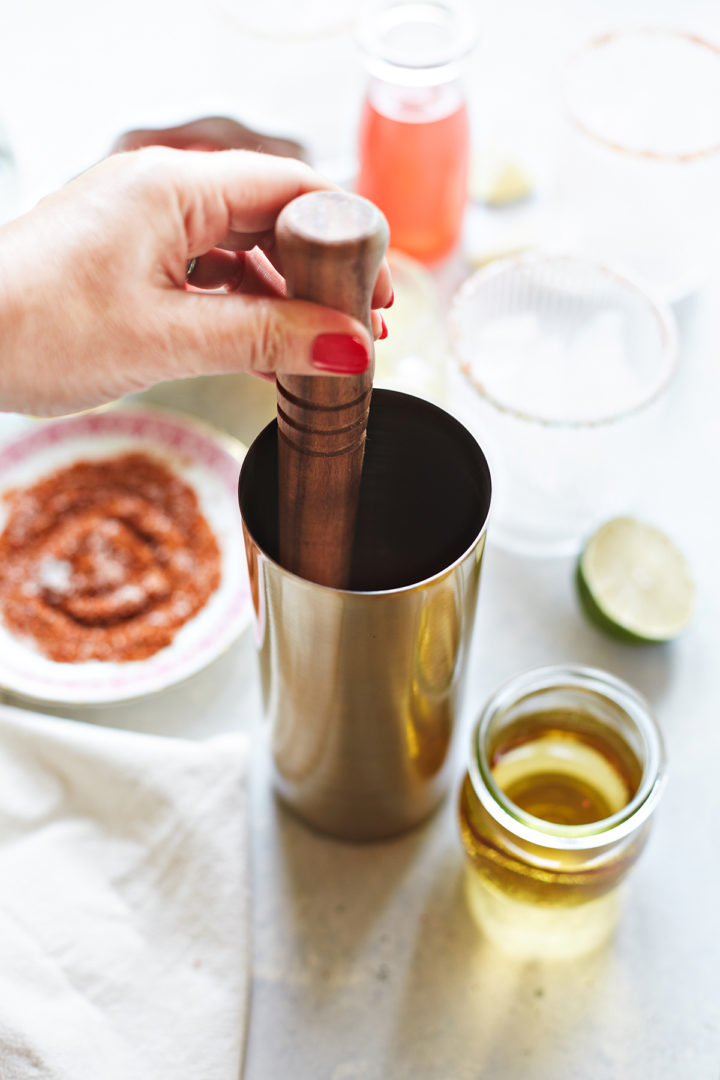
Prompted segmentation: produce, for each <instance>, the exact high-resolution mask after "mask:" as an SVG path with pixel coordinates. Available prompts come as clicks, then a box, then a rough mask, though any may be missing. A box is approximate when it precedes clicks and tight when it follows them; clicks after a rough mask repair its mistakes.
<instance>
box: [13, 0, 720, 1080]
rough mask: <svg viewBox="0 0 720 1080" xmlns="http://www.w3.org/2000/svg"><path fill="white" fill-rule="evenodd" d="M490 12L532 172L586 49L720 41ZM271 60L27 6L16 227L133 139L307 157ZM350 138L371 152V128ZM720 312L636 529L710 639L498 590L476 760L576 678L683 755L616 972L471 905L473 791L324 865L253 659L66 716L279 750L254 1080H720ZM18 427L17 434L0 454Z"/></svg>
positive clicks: (19, 91)
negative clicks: (565, 666)
mask: <svg viewBox="0 0 720 1080" xmlns="http://www.w3.org/2000/svg"><path fill="white" fill-rule="evenodd" d="M238 4H239V5H240V6H242V5H241V3H240V0H238ZM246 6H247V5H246ZM477 8H478V12H479V15H480V21H481V24H482V28H483V38H482V41H481V44H480V47H479V50H478V55H477V60H476V62H475V63H474V66H473V70H472V72H471V76H470V80H469V86H470V93H471V105H472V104H473V103H474V104H475V106H476V108H475V120H474V123H475V125H476V130H480V129H482V125H483V124H490V123H492V124H493V125H495V126H497V127H502V128H503V129H504V130H507V131H509V132H510V133H511V134H512V138H513V139H514V140H515V143H516V145H522V146H524V147H526V148H527V149H528V152H534V151H535V150H537V147H538V146H539V145H540V144H541V143H542V133H543V130H544V128H543V124H544V123H545V120H546V112H544V111H543V110H547V108H548V100H549V98H548V95H547V94H546V93H545V88H546V87H547V85H548V83H549V78H550V75H551V73H552V71H553V68H554V66H555V65H556V63H557V59H558V57H559V56H560V55H561V53H563V52H564V51H566V49H567V48H568V47H569V46H570V45H571V44H572V42H573V41H579V40H582V38H583V37H585V36H587V34H588V33H589V32H591V31H595V30H601V29H607V28H610V27H612V26H614V25H617V24H619V23H628V22H629V23H634V24H638V23H643V22H644V23H647V22H648V21H653V22H663V23H666V24H668V23H669V24H671V25H683V26H685V27H687V28H689V29H694V30H698V31H704V32H706V33H709V34H710V35H711V36H714V38H715V39H716V40H720V9H719V8H718V5H717V3H715V2H713V0H707V2H705V3H702V2H699V0H697V2H696V0H687V2H685V3H680V2H679V0H678V2H674V3H673V2H670V0H664V2H659V0H655V2H653V0H647V2H644V3H643V2H640V0H625V2H623V3H621V2H620V0H609V2H607V3H603V4H600V3H591V2H590V0H575V2H574V0H547V2H546V3H543V4H537V3H535V2H534V0H525V2H523V0H505V2H504V3H503V4H502V5H499V4H496V5H492V6H491V5H480V4H479V3H478V4H477ZM338 40H339V41H340V44H338V43H337V41H335V43H334V44H332V47H329V46H328V43H327V42H326V43H325V44H323V45H322V46H313V48H318V49H320V50H321V51H322V52H323V55H324V56H325V57H326V58H327V57H329V60H328V64H329V67H328V68H327V71H328V72H329V73H330V74H333V77H334V72H335V70H336V68H337V66H338V63H339V61H340V60H343V63H342V64H341V65H340V70H341V71H344V72H345V75H344V76H343V78H344V79H345V81H344V82H343V89H342V93H338V95H337V97H338V99H339V100H341V102H342V106H343V109H344V110H345V113H344V115H345V116H346V117H350V118H352V117H353V116H354V115H355V110H356V107H357V94H358V93H359V87H360V85H361V76H360V74H359V73H358V72H356V71H355V69H354V67H353V66H352V60H351V61H348V59H347V58H348V57H351V58H352V52H351V50H350V51H348V50H349V49H350V47H349V43H348V42H347V41H345V39H338ZM266 49H267V42H265V43H260V44H258V43H257V42H256V43H255V44H253V43H252V42H249V41H247V40H246V41H242V40H241V39H240V38H239V37H234V36H233V35H231V34H230V33H229V32H228V30H227V25H226V24H225V23H223V21H222V17H221V15H220V14H219V12H218V10H217V9H216V8H214V7H211V6H209V5H207V6H206V5H203V4H201V3H198V2H197V0H194V2H191V0H145V2H144V3H140V0H127V2H126V3H125V4H123V5H122V6H121V7H114V8H112V9H111V8H109V7H107V6H105V5H101V4H97V3H95V4H90V3H89V2H85V0H74V2H69V3H66V4H65V5H59V4H52V3H50V2H49V0H24V3H20V0H16V2H12V0H6V3H5V5H4V8H3V11H2V20H1V23H0V90H1V91H2V92H1V93H0V120H1V121H2V122H3V123H4V126H5V128H6V130H7V131H8V133H9V135H10V138H11V140H12V143H13V145H14V148H15V151H16V155H17V160H18V165H19V191H18V199H17V203H16V208H17V209H18V210H21V209H25V208H26V207H28V206H30V205H32V203H33V202H34V201H35V200H36V199H37V198H38V197H40V196H41V195H42V194H43V193H44V192H46V191H48V190H50V189H51V188H53V187H54V186H57V185H59V184H61V183H62V182H63V181H64V180H66V179H67V178H68V177H69V176H71V175H72V174H73V173H75V172H78V171H80V170H81V169H82V168H84V167H85V166H86V165H88V164H90V163H91V162H92V161H93V160H95V159H97V158H98V157H100V156H101V155H102V154H103V153H104V152H105V151H106V150H107V147H108V145H109V143H110V142H111V141H112V138H113V137H114V135H115V134H116V133H117V132H119V131H121V130H124V129H127V128H129V127H134V126H154V125H163V126H164V125H167V124H170V123H173V122H176V121H179V120H182V119H188V118H191V117H194V116H199V115H202V114H207V113H217V112H228V111H230V112H232V113H234V114H235V115H236V116H238V117H239V118H242V119H245V120H247V121H249V122H256V123H264V124H265V126H266V127H270V126H272V127H274V128H275V129H276V130H278V131H286V132H287V133H290V134H292V133H293V131H294V130H295V129H294V128H293V127H291V126H288V125H290V124H291V123H292V122H293V121H295V122H296V123H298V124H300V123H301V121H299V120H298V119H297V117H298V112H297V110H296V111H295V113H294V115H293V108H294V101H295V99H297V96H298V95H297V90H295V93H294V94H293V93H291V90H292V87H293V86H294V87H295V88H297V84H298V79H299V80H300V81H301V82H302V78H303V75H302V72H303V70H306V64H305V62H304V61H303V56H307V50H305V52H304V51H303V49H298V47H297V46H289V45H287V44H281V45H277V50H279V53H281V54H282V68H280V67H278V68H277V69H275V70H273V71H272V72H271V74H272V75H273V76H274V78H270V76H269V74H268V69H267V67H263V64H264V63H265V62H266V60H267V55H269V54H267V52H266V51H265V50H266ZM328 50H329V51H328ZM279 53H278V52H277V51H276V52H275V53H273V54H272V55H279ZM263 58H264V59H263ZM343 58H344V59H343ZM333 65H335V67H333ZM328 77H330V75H328ZM338 77H339V76H338ZM308 79H309V76H308ZM306 90H307V93H308V95H309V103H308V105H307V108H304V110H303V120H302V123H305V124H306V125H307V133H305V132H303V134H305V137H311V138H312V136H313V123H314V124H315V129H316V133H317V115H319V114H318V112H317V110H318V109H321V107H322V102H321V101H320V99H317V100H315V101H314V102H313V100H311V99H312V94H314V93H321V94H324V90H323V89H322V87H319V86H314V85H313V84H312V80H310V81H309V82H308V84H307V86H306ZM318 101H320V104H318ZM313 118H314V119H313ZM488 118H490V119H488ZM273 119H276V123H274V124H273V123H272V120H273ZM331 127H332V125H329V126H328V128H327V129H326V128H323V131H322V133H321V134H318V135H317V139H318V152H319V153H324V154H328V153H331V152H332V151H333V149H338V152H341V151H342V152H345V150H346V149H347V145H345V146H340V142H341V141H342V138H341V136H340V135H338V134H337V130H339V129H335V138H336V142H335V143H334V144H333V146H329V147H328V146H327V145H321V143H322V140H323V138H325V139H327V138H329V134H328V132H329V131H330V130H331ZM339 127H340V128H342V124H340V125H339ZM345 127H346V129H347V130H350V131H351V130H352V128H351V121H350V120H347V119H346V121H345ZM297 130H299V128H298V129H297ZM347 130H346V132H345V135H346V136H347ZM346 142H347V139H346ZM718 251H720V246H719V247H718ZM719 312H720V258H718V259H716V260H715V266H714V269H713V272H712V274H711V277H710V279H709V280H708V282H707V283H706V285H705V286H704V287H703V289H702V290H701V291H699V292H698V294H697V295H695V296H693V297H692V298H690V299H689V300H688V301H686V302H685V303H684V304H683V305H682V306H681V308H680V309H679V310H678V312H677V314H678V317H679V325H680V334H681V338H680V340H681V348H680V370H679V373H678V377H677V379H676V382H675V385H674V387H673V390H672V394H673V401H672V409H671V415H670V417H669V419H668V421H667V426H666V430H665V434H664V438H663V439H662V442H661V443H660V444H659V445H658V446H657V447H656V452H655V466H654V469H653V472H652V475H651V477H650V479H649V481H648V484H647V486H646V488H645V489H644V491H643V495H642V498H641V500H640V501H639V503H638V506H637V510H638V512H639V513H641V514H642V515H643V516H645V517H646V518H648V519H649V520H652V521H654V522H656V523H657V524H658V525H660V526H661V527H664V528H666V529H667V530H668V531H669V532H670V533H671V535H673V536H674V538H675V539H676V540H677V542H678V543H679V544H680V545H681V547H682V548H683V549H684V550H685V552H686V553H687V555H688V557H689V559H690V561H691V563H692V566H693V570H694V573H695V576H696V579H697V582H698V606H697V613H696V617H695V619H694V621H693V623H692V625H691V627H690V628H689V630H688V631H687V632H686V633H685V634H684V635H683V636H682V637H681V638H680V639H679V640H678V641H677V642H675V643H674V644H672V645H671V646H669V647H650V648H632V647H627V646H622V645H619V644H615V643H614V642H612V641H610V640H608V639H606V638H604V637H602V636H601V635H600V634H598V633H597V632H596V631H595V630H594V629H592V628H591V627H590V626H589V625H588V624H587V623H586V622H585V621H584V619H583V617H582V615H581V614H580V611H579V609H578V604H577V600H576V596H575V593H574V589H573V584H572V566H571V563H570V561H569V560H564V559H553V560H540V559H527V558H525V559H523V558H520V557H517V556H511V555H509V554H506V553H504V552H502V551H500V550H498V549H496V548H494V547H493V546H492V544H491V545H490V547H489V549H488V551H487V555H486V561H485V566H484V570H483V586H482V590H481V598H480V608H479V615H478V623H477V627H476V634H475V639H474V646H473V655H472V658H471V671H470V680H469V690H468V695H467V702H466V708H465V711H464V714H463V717H462V718H461V723H460V726H461V729H462V732H461V739H460V743H461V748H464V746H465V744H466V741H467V740H466V735H467V732H468V731H469V726H470V724H471V722H472V718H473V715H474V714H475V713H476V712H477V710H478V708H479V706H480V704H481V702H482V701H483V700H484V698H485V697H486V696H487V694H488V693H489V692H490V691H491V690H492V689H493V688H494V687H495V686H497V685H498V683H500V682H501V681H503V680H505V679H506V678H507V677H509V676H510V675H512V674H514V673H516V672H519V671H521V670H524V669H526V668H528V667H532V666H536V665H539V664H546V663H556V662H564V661H576V662H581V663H585V664H591V665H595V666H599V667H603V668H606V669H607V670H609V671H611V672H613V673H615V674H616V675H618V676H620V677H622V678H625V679H627V680H628V681H629V682H631V683H633V684H634V685H635V686H636V687H637V688H638V689H639V690H641V691H642V692H643V693H644V694H645V695H646V696H647V697H648V698H649V699H650V701H651V703H652V704H653V706H654V708H655V710H656V712H657V715H658V717H659V719H660V722H661V725H662V728H663V731H664V734H665V738H666V741H667V746H668V754H669V759H670V770H671V779H670V784H669V786H668V789H667V793H666V795H665V798H664V800H663V803H662V805H661V808H660V810H659V813H658V816H657V821H656V828H655V830H654V834H653V836H652V839H651V842H650V845H649V847H648V849H647V851H646V853H645V854H644V856H643V858H642V860H641V862H640V863H639V865H638V867H637V869H636V871H635V872H634V874H633V875H632V878H631V880H630V883H629V887H628V890H627V895H626V897H625V903H624V907H623V915H622V920H621V924H620V927H619V931H618V934H617V937H616V939H615V940H614V942H613V943H612V945H611V946H610V947H609V948H608V949H607V950H605V951H603V952H601V953H599V954H596V955H595V956H593V957H591V958H589V959H584V960H578V961H572V962H566V963H563V964H548V963H523V962H521V961H517V960H510V959H508V958H506V957H504V956H503V955H502V954H500V953H498V952H496V951H494V950H493V949H492V948H491V947H490V946H488V945H487V944H485V943H484V942H483V940H482V938H481V936H480V935H479V933H478V932H477V930H476V928H475V927H474V925H473V924H472V923H471V921H470V918H469V915H468V914H467V912H466V909H465V906H464V901H463V897H462V891H461V874H462V867H463V860H462V853H461V849H460V845H459V840H458V835H457V830H456V825H455V805H454V795H455V792H453V798H452V799H451V800H449V801H448V803H447V804H446V806H445V807H444V808H443V809H442V810H441V811H440V813H439V814H438V815H437V816H436V818H435V819H434V820H433V821H432V822H430V823H429V824H428V825H426V826H425V827H423V828H421V829H420V830H418V831H416V832H415V833H413V834H412V835H410V836H407V837H405V838H403V839H400V840H397V841H395V842H391V843H386V844H383V845H372V846H369V847H363V846H359V847H355V846H348V845H343V844H340V843H337V842H333V841H329V840H325V839H322V838H320V837H318V836H316V835H313V834H312V833H310V832H309V831H307V830H306V829H305V828H304V827H303V826H301V825H300V824H298V823H297V822H296V821H294V820H293V819H292V818H291V817H289V816H288V815H287V814H286V813H284V812H283V811H282V810H280V809H279V808H278V807H277V805H276V804H275V801H274V799H273V797H272V795H271V793H270V789H269V784H268V780H267V764H266V753H265V741H264V733H263V729H262V724H261V711H260V697H259V689H258V682H257V676H256V671H255V658H254V654H253V644H252V635H251V634H249V633H247V634H245V635H244V637H243V638H242V639H241V640H240V641H239V642H238V643H237V645H236V646H235V647H234V648H233V649H232V650H231V651H230V652H229V653H228V654H226V655H225V656H224V657H222V658H221V659H220V660H218V661H217V662H216V663H215V664H214V665H212V666H211V667H210V668H208V669H207V670H206V671H205V672H203V673H201V674H200V675H198V676H196V677H195V678H194V679H193V680H192V681H191V682H190V683H188V684H186V685H184V686H183V687H182V688H176V689H174V690H169V691H167V692H165V693H163V694H161V695H158V696H156V697H154V698H152V699H148V700H147V701H144V702H139V703H136V704H133V705H128V706H122V707H121V706H117V707H114V708H103V709H86V710H73V709H62V710H59V711H60V712H62V714H63V715H68V716H75V717H77V718H79V719H84V720H88V721H91V722H93V723H101V724H108V725H116V726H119V727H126V728H131V729H134V730H138V731H153V732H158V733H162V734H167V735H168V736H175V735H186V736H190V737H193V738H204V737H207V736H208V735H211V734H212V733H215V732H220V731H226V730H231V729H237V728H243V727H244V728H250V729H254V730H255V731H256V732H257V739H256V753H255V765H254V772H253V780H252V784H253V801H252V818H251V830H252V851H253V865H252V888H253V910H254V926H253V949H254V978H253V996H252V1008H251V1020H250V1029H249V1042H248V1051H247V1060H246V1064H245V1076H246V1077H247V1078H248V1080H275V1078H280V1077H283V1078H284V1077H292V1078H293V1080H355V1078H368V1080H480V1078H483V1080H494V1078H498V1080H500V1078H502V1080H514V1078H520V1077H522V1078H524V1080H525V1078H527V1080H557V1078H571V1077H572V1078H573V1080H624V1078H628V1080H629V1078H633V1080H634V1078H636V1077H643V1078H644V1077H648V1078H650V1077H652V1078H653V1080H665V1078H667V1080H701V1078H705V1077H708V1078H717V1076H718V1073H719V1072H720V940H719V934H718V919H717V911H718V900H717V896H718V892H719V890H720V865H719V860H720V842H719V841H718V831H717V821H718V820H720V784H718V782H717V776H718V771H719V769H720V724H719V723H718V700H719V697H720V696H719V695H718V690H717V682H718V674H717V673H718V667H717V657H718V655H720V606H719V604H718V601H719V599H720V588H719V579H720V572H719V569H718V568H719V567H720V557H719V556H718V551H719V550H720V543H719V542H720V529H719V527H718V526H719V523H720V511H719V509H718V498H717V491H716V489H717V471H718V466H719V465H720V457H719V451H720V422H719V421H718V416H719V415H720V414H719V412H718V409H719V403H720V361H719V358H720V315H719ZM148 397H149V398H150V399H151V400H157V401H161V402H163V403H164V404H168V405H173V406H176V407H178V408H182V409H184V410H186V411H189V412H195V413H197V414H199V415H202V416H204V417H205V418H207V419H211V420H213V421H215V422H216V423H218V424H219V425H221V426H224V427H226V428H227V429H228V430H231V431H232V432H233V433H234V434H236V435H238V436H239V437H240V438H242V439H243V440H244V441H246V442H248V441H250V440H251V439H252V438H253V437H254V435H255V434H256V432H257V431H258V430H259V429H260V428H261V427H262V426H263V425H264V423H265V422H266V421H267V420H268V419H269V418H270V417H271V416H272V412H273V397H272V391H271V389H270V388H269V387H268V386H267V385H265V384H263V383H260V382H259V381H255V380H251V379H248V378H247V377H244V376H237V377H226V378H224V379H222V380H202V381H200V382H193V383H184V384H174V385H172V386H167V387H162V388H158V389H157V390H155V391H154V392H152V393H151V394H150V395H148ZM17 423H18V422H17V421H16V420H15V418H13V417H2V418H0V435H2V436H4V437H7V436H9V435H10V434H11V433H12V431H13V430H14V429H15V427H16V425H17ZM460 776H461V765H460V763H458V768H457V780H458V781H459V779H460ZM78 1037H81V1033H78Z"/></svg>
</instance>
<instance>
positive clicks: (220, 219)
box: [141, 150, 335, 256]
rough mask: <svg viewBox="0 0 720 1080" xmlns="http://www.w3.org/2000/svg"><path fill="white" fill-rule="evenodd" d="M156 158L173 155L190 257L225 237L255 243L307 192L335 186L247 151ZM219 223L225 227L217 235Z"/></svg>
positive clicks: (302, 168) (298, 165) (291, 164)
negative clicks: (287, 206) (241, 237)
mask: <svg viewBox="0 0 720 1080" xmlns="http://www.w3.org/2000/svg"><path fill="white" fill-rule="evenodd" d="M141 153H147V151H141ZM153 153H154V154H166V155H167V154H169V155H172V158H171V161H172V166H173V167H172V177H173V180H174V184H175V189H176V192H177V195H178V198H179V201H180V208H181V210H182V212H183V215H184V220H185V225H186V229H187V230H188V246H189V249H190V254H191V256H192V255H200V254H202V253H203V252H204V251H208V250H209V248H211V247H214V246H215V245H217V244H218V243H219V242H220V241H221V240H222V239H223V238H224V237H225V236H226V235H227V234H232V233H242V234H243V235H244V236H245V237H247V234H250V235H251V238H253V239H254V238H255V234H263V233H266V232H267V230H269V229H271V228H272V227H273V226H274V224H275V219H276V217H277V215H278V214H279V213H280V211H281V210H282V208H283V206H285V204H286V203H288V202H290V201H291V199H294V198H296V197H297V196H298V195H304V194H306V193H307V192H308V191H323V190H333V189H334V187H335V185H334V184H332V183H330V181H328V180H325V179H324V178H323V177H322V176H320V175H319V174H318V173H316V172H314V171H313V170H312V169H311V168H310V167H309V166H308V165H305V164H304V163H303V162H301V161H297V160H295V159H294V158H280V157H273V156H272V155H270V154H255V153H251V152H249V151H246V150H224V151H221V152H219V153H216V154H204V153H201V152H193V151H187V150H186V151H179V150H175V151H173V150H155V151H153ZM208 210H210V214H209V215H208ZM221 223H222V224H223V225H224V226H225V228H224V229H223V230H222V232H218V227H219V225H220V224H221Z"/></svg>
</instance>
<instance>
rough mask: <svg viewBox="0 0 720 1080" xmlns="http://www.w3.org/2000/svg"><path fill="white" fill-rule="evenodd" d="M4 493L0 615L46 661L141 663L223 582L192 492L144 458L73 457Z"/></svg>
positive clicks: (215, 549) (217, 557)
mask: <svg viewBox="0 0 720 1080" xmlns="http://www.w3.org/2000/svg"><path fill="white" fill-rule="evenodd" d="M5 498H6V499H7V500H8V501H9V503H10V509H9V517H8V521H7V524H6V526H5V530H4V532H3V533H2V535H0V606H1V607H2V616H3V619H4V622H5V624H6V626H7V627H8V629H9V630H10V631H12V632H13V633H15V634H18V635H20V636H23V637H30V638H32V639H33V640H34V642H35V644H36V646H37V648H38V649H39V650H40V651H41V652H42V653H44V654H45V656H48V657H50V659H52V660H59V661H62V662H65V663H77V662H82V661H85V660H112V661H125V660H144V659H146V658H147V657H148V656H152V655H153V654H154V653H156V652H158V650H160V649H162V648H164V647H165V646H166V645H169V644H170V642H171V641H172V640H173V638H174V636H175V634H176V633H177V631H178V630H179V628H180V627H181V626H182V625H183V624H184V623H186V622H187V620H188V619H190V618H192V616H193V615H195V614H197V612H198V611H199V610H200V609H201V608H202V607H203V606H204V605H205V603H206V602H207V600H208V598H209V597H210V595H211V594H212V593H213V592H214V590H215V589H217V587H218V585H219V584H220V551H219V548H218V544H217V540H216V539H215V537H214V535H213V533H212V531H211V529H210V526H209V525H208V523H207V521H206V520H205V518H204V516H203V515H202V513H201V512H200V509H199V507H198V501H197V497H196V495H195V492H194V491H192V489H191V488H190V487H189V486H188V485H187V484H186V483H184V481H182V480H180V479H179V478H178V477H177V476H175V475H173V473H172V472H170V470H169V469H168V468H166V466H165V465H163V464H161V463H160V462H159V461H156V460H154V459H152V458H150V457H149V456H147V455H146V454H142V453H127V454H123V455H120V456H118V457H114V458H106V459H103V460H98V461H82V462H78V463H77V464H75V465H72V466H69V467H68V468H64V469H60V470H58V471H57V472H55V473H53V474H52V475H50V476H47V477H46V478H45V479H44V480H41V481H39V482H38V483H36V484H34V485H33V486H32V487H30V488H27V489H25V490H22V491H11V492H9V493H8V494H7V495H6V496H5Z"/></svg>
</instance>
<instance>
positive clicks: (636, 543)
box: [577, 517, 695, 642]
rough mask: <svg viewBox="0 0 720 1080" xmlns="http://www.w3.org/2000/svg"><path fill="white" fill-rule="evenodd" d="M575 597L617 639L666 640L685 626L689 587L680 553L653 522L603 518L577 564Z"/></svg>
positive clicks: (691, 585) (687, 569) (690, 596)
mask: <svg viewBox="0 0 720 1080" xmlns="http://www.w3.org/2000/svg"><path fill="white" fill-rule="evenodd" d="M577 585H578V591H579V593H580V599H581V601H582V604H583V607H584V609H585V611H586V613H587V615H588V616H589V618H590V619H591V620H592V621H593V622H594V623H595V625H596V626H598V627H600V629H602V630H605V631H606V632H607V633H608V634H610V635H611V636H612V637H615V638H619V639H620V640H622V641H632V642H660V641H670V640H671V638H674V637H675V636H676V635H677V634H679V633H680V631H681V630H682V629H683V628H684V627H685V626H687V624H688V622H689V621H690V618H691V616H692V612H693V605H694V600H695V586H694V583H693V579H692V576H691V574H690V567H689V566H688V563H687V560H686V559H685V556H684V555H683V554H682V552H680V551H678V549H677V548H676V547H675V545H674V544H673V543H672V541H671V540H670V539H669V537H667V536H666V535H665V533H663V532H661V531H660V529H657V528H655V527H654V526H653V525H647V524H646V523H645V522H643V521H637V520H636V519H635V518H630V517H619V518H613V520H612V521H608V522H606V523H605V524H604V525H602V526H601V527H600V528H599V529H598V530H597V532H595V533H593V535H592V536H591V537H590V539H589V540H588V542H587V544H586V545H585V548H584V550H583V552H582V554H581V555H580V558H579V560H578V564H577Z"/></svg>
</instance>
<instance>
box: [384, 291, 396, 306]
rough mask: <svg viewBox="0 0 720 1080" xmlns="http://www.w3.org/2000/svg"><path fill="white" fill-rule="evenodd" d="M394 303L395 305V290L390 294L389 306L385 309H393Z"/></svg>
mask: <svg viewBox="0 0 720 1080" xmlns="http://www.w3.org/2000/svg"><path fill="white" fill-rule="evenodd" d="M394 303H395V290H394V289H393V291H392V292H391V293H390V299H389V300H388V302H387V304H385V307H386V308H389V307H392V306H393V304H394Z"/></svg>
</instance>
